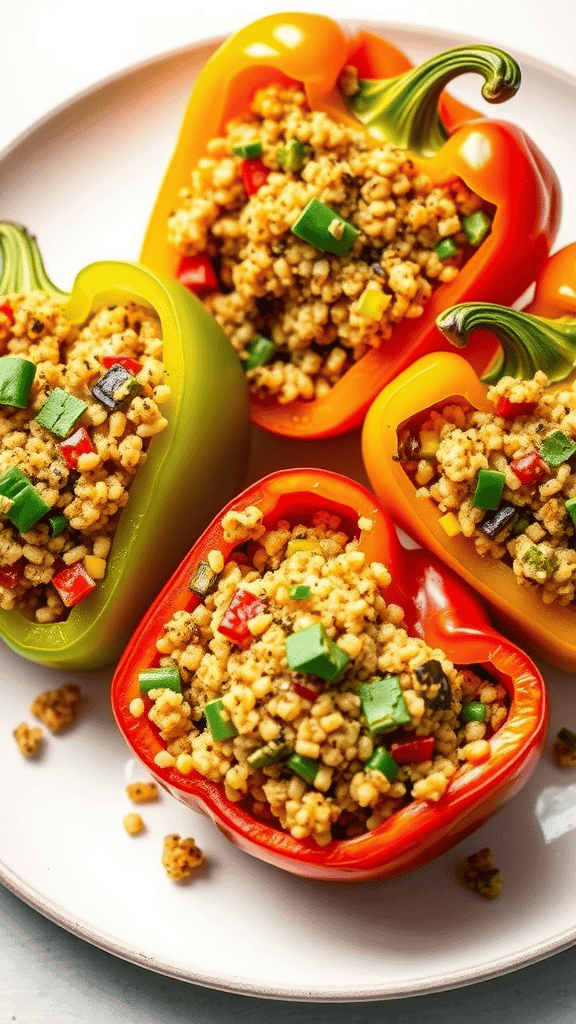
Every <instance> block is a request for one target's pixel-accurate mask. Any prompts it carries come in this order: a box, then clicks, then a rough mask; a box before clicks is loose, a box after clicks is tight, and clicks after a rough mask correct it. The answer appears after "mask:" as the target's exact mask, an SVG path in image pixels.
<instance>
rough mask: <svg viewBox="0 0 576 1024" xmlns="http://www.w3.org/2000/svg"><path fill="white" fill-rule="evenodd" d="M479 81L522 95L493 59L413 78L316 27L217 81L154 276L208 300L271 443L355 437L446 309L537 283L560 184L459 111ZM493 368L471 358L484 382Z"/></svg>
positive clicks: (381, 52) (179, 179) (247, 38)
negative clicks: (459, 93)
mask: <svg viewBox="0 0 576 1024" xmlns="http://www.w3.org/2000/svg"><path fill="white" fill-rule="evenodd" d="M467 72H476V73H478V74H479V75H480V76H482V77H483V78H484V84H483V87H482V94H483V96H484V98H485V99H487V100H489V101H490V102H494V103H498V102H501V101H503V100H506V99H508V98H509V97H510V96H512V95H513V94H514V92H515V91H516V89H517V88H518V86H519V84H520V71H519V69H518V66H517V64H516V63H515V61H514V60H513V59H512V58H511V57H509V56H508V55H507V54H505V53H503V52H502V51H500V50H496V49H495V48H493V47H489V46H480V45H479V46H466V47H460V48H457V49H454V50H450V51H448V52H446V53H443V54H440V55H438V56H437V57H433V58H432V59H431V60H429V61H427V62H426V63H425V64H423V65H422V66H420V67H418V68H412V67H411V65H410V63H409V62H408V60H407V59H406V57H405V56H404V55H403V54H401V53H400V52H399V51H398V50H396V49H395V48H394V47H393V46H391V45H390V44H389V43H387V42H385V41H384V40H383V39H381V38H379V37H378V36H375V35H372V34H370V33H367V32H361V33H360V34H359V35H357V36H355V37H353V38H347V37H346V36H345V35H344V33H343V31H342V30H341V29H340V28H339V26H338V25H337V24H335V22H333V21H332V20H331V19H329V18H326V17H324V16H322V15H315V14H279V15H273V16H272V17H268V18H264V19H263V20H261V21H257V22H255V23H254V24H253V25H249V26H248V27H247V28H245V29H243V30H242V31H241V32H238V33H237V34H236V35H234V36H232V37H231V38H230V39H229V40H228V41H227V42H226V43H225V44H224V45H223V46H221V47H220V49H219V50H218V51H217V52H216V53H215V54H214V56H213V57H212V58H211V59H210V60H209V61H208V63H207V65H206V66H205V68H204V70H203V71H202V73H201V75H200V77H199V79H198V81H197V83H196V86H195V88H194V91H193V93H192V97H191V99H190V103H189V106H188V109H187V112H186V116H185V119H184V124H183V127H182V130H181V135H180V139H179V142H178V145H177V148H176V151H175V153H174V156H173V159H172V162H171V164H170V167H169V169H168V172H167V175H166V178H165V181H164V184H163V186H162V189H161V192H160V194H159V197H158V200H157V203H156V206H155V209H154V212H153V214H152V219H151V221H150V224H149V227H148V232H147V235H146V239H145V242H144V247H143V250H142V257H141V258H142V262H143V263H145V264H146V265H148V266H151V267H153V268H154V269H155V270H159V271H161V272H162V273H164V274H167V275H168V276H172V277H178V278H179V280H180V281H181V282H182V283H183V284H185V285H186V286H187V287H189V288H190V289H191V290H192V291H195V292H196V293H197V294H199V295H201V296H202V298H203V301H204V304H205V306H206V308H207V309H208V310H209V311H210V312H211V313H212V314H213V315H214V317H215V318H216V320H217V321H218V323H219V324H221V326H222V327H223V328H224V330H225V331H226V333H227V334H228V336H229V337H230V339H231V341H232V343H233V345H234V347H235V349H236V351H237V352H238V354H239V356H240V358H241V359H242V361H243V364H244V368H245V370H246V375H247V378H248V382H249V387H250V392H251V399H252V419H253V421H254V422H255V423H256V424H258V425H259V426H261V427H264V428H265V429H267V430H269V431H272V432H273V433H276V434H281V435H285V436H292V437H328V436H331V435H335V434H339V433H342V432H344V431H347V430H350V429H352V428H354V427H357V426H359V425H360V424H361V422H362V420H363V417H364V414H365V412H366V410H367V409H368V407H369V405H370V403H371V401H372V400H373V399H374V398H375V397H376V395H377V394H378V392H379V391H380V389H381V388H382V387H383V386H384V384H386V383H387V382H388V381H389V380H391V379H392V378H393V377H395V376H396V374H398V373H399V372H400V371H401V370H402V369H404V368H405V367H406V366H408V365H409V364H410V363H412V362H413V361H414V360H415V359H416V358H418V357H419V356H420V355H422V354H423V353H425V352H427V351H430V350H431V349H435V348H438V347H442V343H443V339H442V337H441V335H439V334H438V332H437V330H436V328H435V319H436V317H437V315H438V314H439V313H440V311H441V310H443V309H445V308H446V307H448V306H451V305H453V304H454V303H458V302H462V301H464V300H468V299H474V298H479V299H480V298H481V299H484V300H486V301H492V302H502V303H508V302H512V301H514V300H515V299H517V298H518V297H519V296H520V295H521V294H522V293H523V292H524V290H525V289H526V288H527V287H528V286H529V285H530V284H531V283H532V281H533V280H534V278H535V276H536V275H537V273H538V271H539V270H540V268H541V266H542V264H543V262H544V260H545V258H546V256H547V254H548V252H549V249H550V245H551V243H552V241H553V239H554V237H555V234H556V230H557V225H558V217H559V190H558V183H557V181H556V178H555V176H554V173H553V171H552V169H551V168H550V166H549V165H548V163H547V162H546V160H545V159H544V157H543V156H542V154H541V153H540V152H539V151H538V149H537V148H536V146H535V145H534V143H533V142H532V141H531V140H530V139H529V138H528V137H527V136H526V135H525V133H524V132H523V131H522V130H521V129H520V128H518V127H517V126H515V125H513V124H507V123H505V122H501V121H492V120H488V119H482V118H480V116H479V115H478V114H477V113H475V112H474V111H472V110H470V109H469V108H467V107H464V106H463V105H462V104H460V103H458V102H456V101H455V100H453V99H451V98H450V97H448V96H446V95H445V94H444V93H443V89H444V87H445V86H446V85H447V84H448V83H449V82H450V81H451V80H452V79H453V78H455V77H456V76H458V75H461V74H464V73H467ZM456 125H458V127H455V126H456ZM491 351H492V350H491ZM489 355H490V352H489V353H488V354H487V353H486V352H485V351H484V350H483V349H482V348H479V347H477V346H475V345H472V346H471V347H470V349H469V352H468V354H467V358H469V359H470V361H471V362H472V364H473V365H474V366H475V367H476V369H478V370H482V369H484V367H485V365H486V360H487V358H488V357H489Z"/></svg>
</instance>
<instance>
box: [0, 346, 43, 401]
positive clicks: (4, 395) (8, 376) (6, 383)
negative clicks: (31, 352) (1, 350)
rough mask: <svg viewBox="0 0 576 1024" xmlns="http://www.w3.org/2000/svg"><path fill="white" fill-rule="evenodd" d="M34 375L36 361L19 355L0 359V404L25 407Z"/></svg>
mask: <svg viewBox="0 0 576 1024" xmlns="http://www.w3.org/2000/svg"><path fill="white" fill-rule="evenodd" d="M35 376H36V363H33V362H31V360H30V359H21V358H20V357H19V356H15V357H14V358H12V357H11V356H2V358H1V359H0V405H11V406H13V407H14V408H15V409H25V408H26V407H27V405H28V400H29V398H30V391H31V390H32V383H33V381H34V377H35Z"/></svg>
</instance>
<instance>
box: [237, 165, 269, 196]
mask: <svg viewBox="0 0 576 1024" xmlns="http://www.w3.org/2000/svg"><path fill="white" fill-rule="evenodd" d="M241 174H242V181H243V183H244V188H245V189H246V194H247V195H249V196H254V195H256V193H257V191H258V189H259V188H262V185H265V184H266V182H267V181H268V175H269V174H270V171H269V169H268V168H267V167H265V166H264V164H263V163H262V160H261V159H260V157H259V156H256V157H249V158H248V159H247V160H243V161H242V167H241Z"/></svg>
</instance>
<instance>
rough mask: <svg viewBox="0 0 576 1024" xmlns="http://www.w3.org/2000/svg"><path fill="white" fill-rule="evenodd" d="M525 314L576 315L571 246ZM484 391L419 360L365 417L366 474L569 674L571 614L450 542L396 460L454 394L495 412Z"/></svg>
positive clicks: (515, 631) (458, 359)
mask: <svg viewBox="0 0 576 1024" xmlns="http://www.w3.org/2000/svg"><path fill="white" fill-rule="evenodd" d="M528 311H529V312H531V313H534V314H536V315H541V316H551V317H557V316H562V315H565V314H566V313H571V314H572V315H574V314H576V243H575V244H572V245H569V246H567V247H566V248H564V249H562V250H560V252H558V253H555V254H554V256H551V257H550V259H549V260H548V262H547V264H546V266H545V268H544V271H543V273H542V274H541V276H540V278H539V280H538V284H537V288H536V295H535V299H534V301H533V302H532V303H531V305H530V306H529V307H528ZM479 333H480V332H479ZM482 334H484V332H482ZM560 389H562V390H565V389H566V381H562V382H560V383H559V384H555V385H553V386H552V387H551V388H550V390H551V391H555V390H560ZM487 393H488V388H487V386H486V385H484V384H482V383H481V382H480V380H479V379H478V377H477V376H476V374H475V372H474V370H473V368H472V367H471V366H470V364H469V363H467V362H466V360H465V359H463V358H462V356H460V355H456V354H455V353H454V352H450V353H448V352H446V353H436V354H431V355H428V356H425V357H424V358H422V359H420V360H418V362H416V363H415V364H414V365H413V366H412V367H410V368H409V369H408V370H406V371H404V373H402V374H401V375H400V376H399V377H398V378H397V379H396V380H395V381H393V382H392V383H391V384H389V385H388V386H387V387H386V388H385V389H384V390H383V391H382V393H381V394H380V395H379V396H378V398H377V399H376V401H375V402H374V403H373V405H372V407H371V409H370V411H369V413H368V416H367V417H366V421H365V424H364V430H363V435H362V452H363V457H364V464H365V466H366V471H367V473H368V476H369V478H370V481H371V483H372V486H373V487H374V490H375V492H376V494H377V495H378V496H379V498H380V500H381V501H382V502H383V503H384V505H385V506H386V508H387V509H388V510H389V512H390V513H391V515H392V516H394V518H395V519H396V520H397V521H398V522H399V523H400V524H401V525H402V526H403V527H404V528H405V529H406V530H407V532H408V533H410V534H412V536H414V537H416V538H417V539H418V540H419V541H420V542H421V543H422V544H424V545H425V546H426V547H427V548H428V549H429V550H431V551H433V552H434V553H435V554H436V555H438V556H439V557H440V558H441V559H442V560H443V561H444V562H445V563H446V564H447V565H449V566H450V568H451V569H453V570H454V571H455V572H457V573H459V574H460V575H461V576H462V577H463V578H464V579H465V580H466V582H467V583H469V584H470V585H471V586H473V587H474V588H475V589H476V590H477V591H478V592H479V593H480V594H481V595H482V597H483V598H484V599H485V600H486V601H487V602H488V603H489V604H490V605H491V607H492V608H493V609H494V612H495V613H496V614H497V616H498V618H499V620H500V621H502V623H504V625H505V627H506V628H507V629H508V630H510V632H511V635H512V636H514V637H520V638H522V640H523V641H524V642H525V643H526V644H527V645H528V646H529V647H530V648H533V649H536V650H537V651H538V652H539V653H541V654H542V655H544V657H545V658H547V659H548V661H549V662H550V663H551V664H552V665H556V666H557V667H558V668H564V669H568V670H569V671H574V670H575V669H576V616H575V610H574V608H573V607H570V606H564V607H562V606H560V605H557V604H553V605H544V604H543V603H542V598H541V597H540V595H539V593H538V591H537V590H536V589H532V588H530V587H520V586H519V585H518V584H517V583H516V580H515V577H514V574H513V573H512V571H511V569H510V567H509V566H507V565H505V564H504V563H503V562H502V561H500V560H497V559H493V558H488V557H486V558H482V557H481V556H480V555H478V554H477V552H476V549H475V547H474V544H473V542H472V541H471V540H470V538H466V537H464V536H463V535H461V534H459V535H458V536H456V537H452V538H448V537H447V536H446V533H445V532H444V530H443V529H442V527H441V526H439V525H438V520H439V517H440V513H439V510H438V507H437V506H436V505H435V503H433V502H432V500H431V499H426V498H416V497H415V491H416V488H415V486H414V484H413V483H412V481H411V480H410V478H409V477H408V475H407V473H406V472H405V471H404V469H402V466H401V464H400V462H398V461H397V450H398V435H397V431H398V427H399V426H400V425H401V424H402V423H405V422H406V421H407V420H410V419H412V418H413V417H416V416H418V414H419V413H421V412H422V410H424V409H427V408H430V407H431V406H436V405H442V404H445V403H446V401H447V400H448V399H451V398H453V397H455V396H462V397H463V398H464V399H465V400H466V401H467V402H469V403H470V405H472V406H474V407H475V408H477V409H480V410H484V411H486V412H493V411H494V408H493V405H492V403H490V402H488V399H487Z"/></svg>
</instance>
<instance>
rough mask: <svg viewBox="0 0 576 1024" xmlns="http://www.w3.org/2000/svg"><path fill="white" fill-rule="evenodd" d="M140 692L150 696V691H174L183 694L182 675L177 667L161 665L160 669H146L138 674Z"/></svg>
mask: <svg viewBox="0 0 576 1024" xmlns="http://www.w3.org/2000/svg"><path fill="white" fill-rule="evenodd" d="M138 683H139V685H140V692H141V693H144V694H146V695H148V694H149V693H150V690H173V691H174V693H182V684H181V682H180V673H179V671H178V669H177V667H176V665H164V666H162V665H160V666H159V667H158V668H145V669H143V670H142V672H139V673H138Z"/></svg>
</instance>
